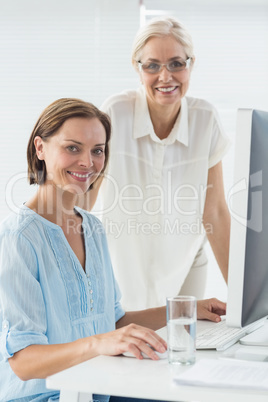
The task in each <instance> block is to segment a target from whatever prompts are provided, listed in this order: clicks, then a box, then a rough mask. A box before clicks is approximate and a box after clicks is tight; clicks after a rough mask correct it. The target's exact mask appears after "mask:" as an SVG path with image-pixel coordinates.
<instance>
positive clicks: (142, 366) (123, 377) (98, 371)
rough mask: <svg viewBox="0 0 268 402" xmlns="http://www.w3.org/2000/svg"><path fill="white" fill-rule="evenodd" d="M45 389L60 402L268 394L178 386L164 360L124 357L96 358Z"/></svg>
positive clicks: (243, 401)
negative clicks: (104, 397)
mask: <svg viewBox="0 0 268 402" xmlns="http://www.w3.org/2000/svg"><path fill="white" fill-rule="evenodd" d="M219 356H220V353H219V352H216V351H198V352H197V359H200V358H217V357H219ZM267 364H268V363H267ZM188 367H189V366H188ZM188 367H181V366H179V368H178V370H179V371H181V372H182V371H183V370H187V369H188ZM267 381H268V380H267ZM47 387H48V388H52V389H53V388H54V389H60V390H61V399H60V401H61V402H78V401H79V402H80V401H81V402H84V401H87V402H89V401H90V400H91V397H90V395H87V397H85V395H83V394H80V393H88V394H90V393H96V394H107V395H118V396H128V397H133V398H148V399H158V400H163V401H198V402H215V401H217V402H226V401H228V402H268V392H264V391H248V390H246V391H243V390H238V389H235V390H234V389H220V388H214V389H213V388H204V387H186V386H177V385H175V384H174V383H173V381H172V368H171V367H170V365H169V364H168V362H167V360H166V359H165V360H159V361H151V360H148V359H144V360H137V359H135V358H131V357H124V356H116V357H106V356H99V357H96V358H95V359H92V360H90V361H87V362H85V363H82V364H79V365H77V366H74V367H72V368H70V369H68V370H64V371H62V372H60V373H58V374H55V375H53V376H51V377H48V379H47Z"/></svg>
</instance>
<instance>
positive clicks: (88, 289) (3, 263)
mask: <svg viewBox="0 0 268 402" xmlns="http://www.w3.org/2000/svg"><path fill="white" fill-rule="evenodd" d="M76 209H77V211H79V213H80V214H81V216H82V218H83V223H82V227H83V232H84V237H85V250H86V272H85V271H84V270H83V268H82V266H81V264H80V262H79V260H78V258H77V257H76V255H75V253H74V252H73V250H72V248H71V247H70V245H69V243H68V242H67V240H66V237H65V236H64V234H63V231H62V229H61V228H60V227H59V226H58V225H56V224H54V223H51V222H49V221H48V220H46V219H44V218H42V217H41V216H40V215H38V214H36V213H35V212H33V211H32V210H31V209H29V208H27V207H26V206H22V207H21V208H20V211H19V213H18V214H13V215H11V216H9V217H8V218H6V219H5V220H4V221H3V223H2V224H1V226H0V330H1V328H2V332H1V333H0V401H10V400H13V399H17V398H22V399H20V401H48V400H49V401H52V400H53V401H55V400H58V398H59V392H58V391H57V392H53V391H52V392H51V390H48V389H47V388H46V386H45V380H30V381H25V382H23V381H21V380H20V379H19V378H18V377H17V376H16V375H15V374H14V373H13V371H12V370H11V368H10V365H9V363H8V360H7V359H8V358H9V357H11V356H13V354H14V353H15V352H17V351H19V350H21V349H23V348H25V347H27V346H29V345H32V344H43V345H46V344H57V343H65V342H71V341H74V340H76V339H78V338H83V337H86V336H90V335H95V334H99V333H104V332H108V331H112V330H114V329H115V322H116V321H118V320H119V319H120V318H121V317H122V316H123V315H124V311H123V309H122V307H121V305H120V301H119V300H120V297H121V295H120V291H119V288H118V285H117V283H116V281H115V278H114V275H113V270H112V266H111V262H110V256H109V252H108V248H107V243H106V236H105V233H104V229H103V226H102V224H101V223H100V221H99V220H98V219H97V218H96V217H95V216H93V215H91V214H89V213H87V212H86V211H83V210H81V209H80V208H76ZM96 399H98V400H100V401H107V400H109V398H108V397H104V398H103V397H102V398H101V397H97V396H96Z"/></svg>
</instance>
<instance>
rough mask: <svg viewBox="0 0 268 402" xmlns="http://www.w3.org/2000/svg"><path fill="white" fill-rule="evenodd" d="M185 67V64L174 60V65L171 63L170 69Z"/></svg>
mask: <svg viewBox="0 0 268 402" xmlns="http://www.w3.org/2000/svg"><path fill="white" fill-rule="evenodd" d="M184 66H185V63H183V62H181V61H178V60H174V61H173V62H172V63H170V67H172V68H181V67H184Z"/></svg>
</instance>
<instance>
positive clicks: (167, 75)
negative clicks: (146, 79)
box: [159, 66, 172, 82]
mask: <svg viewBox="0 0 268 402" xmlns="http://www.w3.org/2000/svg"><path fill="white" fill-rule="evenodd" d="M171 79H172V73H171V72H170V71H168V69H167V67H166V66H163V67H162V70H161V71H160V73H159V80H160V81H163V82H169V81H170V80H171Z"/></svg>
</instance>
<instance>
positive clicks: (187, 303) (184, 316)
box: [167, 296, 196, 364]
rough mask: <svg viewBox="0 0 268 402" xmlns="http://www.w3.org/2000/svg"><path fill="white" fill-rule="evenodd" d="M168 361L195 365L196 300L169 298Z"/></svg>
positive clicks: (187, 297)
mask: <svg viewBox="0 0 268 402" xmlns="http://www.w3.org/2000/svg"><path fill="white" fill-rule="evenodd" d="M167 333H168V338H167V343H168V361H169V363H171V364H193V363H195V338H196V298H195V297H193V296H175V297H168V298H167Z"/></svg>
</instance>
